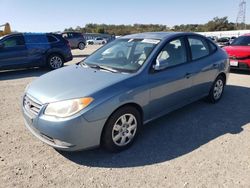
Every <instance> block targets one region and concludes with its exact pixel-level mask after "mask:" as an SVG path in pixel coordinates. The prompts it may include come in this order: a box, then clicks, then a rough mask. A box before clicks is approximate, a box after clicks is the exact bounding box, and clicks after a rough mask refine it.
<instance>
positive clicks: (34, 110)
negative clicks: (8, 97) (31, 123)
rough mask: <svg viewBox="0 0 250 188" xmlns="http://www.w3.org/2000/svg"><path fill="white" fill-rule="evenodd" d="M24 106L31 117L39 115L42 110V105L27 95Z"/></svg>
mask: <svg viewBox="0 0 250 188" xmlns="http://www.w3.org/2000/svg"><path fill="white" fill-rule="evenodd" d="M23 106H24V108H25V110H26V111H27V112H28V113H29V114H31V115H38V113H39V112H40V110H41V108H42V104H39V103H38V102H35V101H34V100H32V99H31V98H30V97H28V96H27V95H25V96H24V98H23Z"/></svg>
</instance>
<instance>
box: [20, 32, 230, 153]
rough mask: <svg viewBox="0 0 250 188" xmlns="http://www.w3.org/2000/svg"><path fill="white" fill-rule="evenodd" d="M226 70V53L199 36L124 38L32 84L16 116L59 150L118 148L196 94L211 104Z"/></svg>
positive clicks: (219, 93) (218, 94) (218, 96)
mask: <svg viewBox="0 0 250 188" xmlns="http://www.w3.org/2000/svg"><path fill="white" fill-rule="evenodd" d="M228 70H229V60H228V56H227V54H226V53H225V52H224V51H223V50H222V49H220V48H219V47H218V46H216V45H215V44H214V43H213V42H212V41H210V40H209V39H207V38H205V37H203V36H201V35H198V34H194V33H174V32H172V33H165V32H159V33H141V34H133V35H128V36H124V37H121V38H119V39H116V40H115V41H113V42H111V43H108V44H107V45H105V46H103V47H102V48H100V49H99V50H97V51H96V52H94V53H93V54H92V55H90V56H89V57H88V58H86V59H85V60H84V61H82V62H80V63H79V64H77V65H72V66H68V67H65V68H62V69H59V70H56V71H52V72H50V73H48V74H46V75H43V76H41V77H40V78H38V79H36V80H35V81H33V82H32V83H31V84H30V85H29V86H28V87H27V88H26V90H25V93H24V97H23V102H22V111H23V116H24V119H25V124H26V126H27V128H28V129H29V130H30V132H32V133H33V134H34V135H35V136H36V137H37V138H38V139H40V140H41V141H43V142H45V143H47V144H48V145H50V146H52V147H54V148H57V149H59V150H66V151H75V150H82V149H86V148H92V147H96V146H99V145H101V146H103V147H104V148H106V149H107V150H109V151H121V150H123V149H126V148H128V147H129V146H130V145H131V144H132V143H133V142H134V140H135V138H136V137H137V135H138V133H139V131H140V128H141V127H142V125H143V124H145V123H147V122H149V121H151V120H154V119H156V118H158V117H160V116H163V115H165V114H167V113H169V112H171V111H173V110H175V109H178V108H180V107H183V106H184V105H187V104H189V103H192V102H194V101H196V100H199V99H201V98H204V97H206V98H207V99H208V100H209V101H210V102H212V103H216V102H218V101H219V100H220V99H221V97H222V94H223V91H224V86H225V84H226V80H227V77H228Z"/></svg>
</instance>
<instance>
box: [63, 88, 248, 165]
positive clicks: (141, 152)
mask: <svg viewBox="0 0 250 188" xmlns="http://www.w3.org/2000/svg"><path fill="white" fill-rule="evenodd" d="M249 96H250V88H245V87H239V86H232V85H229V86H227V87H226V90H225V93H224V96H223V98H222V99H221V101H220V102H219V103H217V104H208V103H206V102H204V101H203V100H201V101H198V102H195V103H193V104H190V105H188V106H186V107H184V108H182V109H180V110H177V111H174V112H172V113H170V114H168V115H166V116H164V117H162V118H159V119H157V120H155V121H152V122H150V123H148V124H146V125H145V126H144V127H143V130H142V132H141V134H140V136H139V137H138V139H137V140H136V142H135V143H134V145H133V146H132V147H131V148H129V149H128V150H126V151H123V152H121V153H108V152H106V151H104V150H103V149H101V148H97V149H93V150H86V151H81V152H59V153H60V154H61V155H63V156H64V157H66V158H67V159H69V160H71V161H73V162H75V163H77V164H80V165H85V166H90V167H106V168H125V167H137V166H144V165H151V164H155V163H161V162H165V161H169V160H172V159H175V158H178V157H181V156H183V155H186V154H188V153H190V152H192V151H194V150H196V149H198V148H199V147H201V146H202V145H204V144H207V143H208V142H210V141H212V140H214V139H216V138H218V137H220V136H223V135H225V134H238V133H240V132H241V131H243V126H244V125H246V124H247V123H249V122H250V115H249V111H250V100H249Z"/></svg>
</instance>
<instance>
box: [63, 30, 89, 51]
mask: <svg viewBox="0 0 250 188" xmlns="http://www.w3.org/2000/svg"><path fill="white" fill-rule="evenodd" d="M62 36H63V38H65V39H66V40H68V41H69V44H70V47H71V49H77V48H78V49H80V50H83V49H84V48H85V46H86V40H85V38H84V36H83V34H82V33H78V32H64V33H62Z"/></svg>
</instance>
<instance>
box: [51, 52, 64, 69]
mask: <svg viewBox="0 0 250 188" xmlns="http://www.w3.org/2000/svg"><path fill="white" fill-rule="evenodd" d="M47 64H48V67H49V68H50V69H51V70H55V69H58V68H61V67H63V64H64V61H63V58H62V57H61V56H60V55H58V54H52V55H50V56H49V58H48V60H47Z"/></svg>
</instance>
